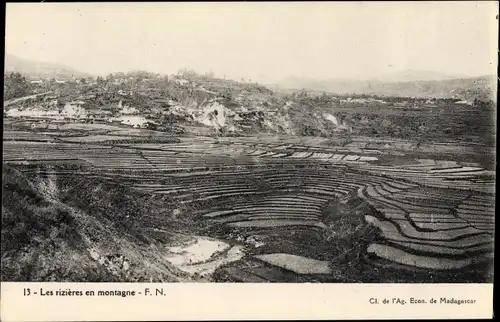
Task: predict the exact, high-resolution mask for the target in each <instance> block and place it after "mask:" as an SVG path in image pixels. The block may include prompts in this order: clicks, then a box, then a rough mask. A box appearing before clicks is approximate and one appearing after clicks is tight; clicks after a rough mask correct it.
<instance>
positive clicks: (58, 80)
mask: <svg viewBox="0 0 500 322" xmlns="http://www.w3.org/2000/svg"><path fill="white" fill-rule="evenodd" d="M56 84H66V81H65V80H62V79H56Z"/></svg>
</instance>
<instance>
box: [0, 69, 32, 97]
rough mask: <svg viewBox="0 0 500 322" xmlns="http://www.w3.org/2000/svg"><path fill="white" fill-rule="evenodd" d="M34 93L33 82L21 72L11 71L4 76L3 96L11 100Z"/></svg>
mask: <svg viewBox="0 0 500 322" xmlns="http://www.w3.org/2000/svg"><path fill="white" fill-rule="evenodd" d="M30 94H32V87H31V84H30V83H29V82H28V80H27V79H26V77H25V76H23V75H21V74H20V73H9V74H7V75H5V76H4V83H3V98H4V100H10V99H13V98H19V97H23V96H27V95H30Z"/></svg>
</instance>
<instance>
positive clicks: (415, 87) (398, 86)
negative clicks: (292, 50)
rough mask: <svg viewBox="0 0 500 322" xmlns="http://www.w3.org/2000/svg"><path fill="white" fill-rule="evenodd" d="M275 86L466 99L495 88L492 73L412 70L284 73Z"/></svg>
mask: <svg viewBox="0 0 500 322" xmlns="http://www.w3.org/2000/svg"><path fill="white" fill-rule="evenodd" d="M423 78H426V79H423ZM429 78H431V79H429ZM432 78H437V79H432ZM276 87H278V88H286V89H296V90H300V89H306V90H315V91H324V92H330V93H336V94H371V95H381V96H404V97H429V98H432V97H435V98H463V99H468V98H469V97H470V96H471V95H473V94H474V93H481V94H484V95H486V96H492V95H493V94H494V93H495V91H496V76H494V75H485V76H478V77H470V78H464V77H459V76H452V75H442V74H439V73H428V72H423V73H419V72H416V73H411V74H404V73H401V74H399V75H396V74H395V75H389V76H382V77H380V78H379V79H374V80H363V81H358V80H349V79H335V78H332V79H326V80H314V79H308V78H300V77H288V78H285V79H283V80H281V81H280V82H278V83H277V84H276ZM491 99H493V98H491Z"/></svg>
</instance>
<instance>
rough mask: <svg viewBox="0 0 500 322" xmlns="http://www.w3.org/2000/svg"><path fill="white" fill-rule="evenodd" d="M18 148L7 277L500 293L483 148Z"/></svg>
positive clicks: (127, 138)
mask: <svg viewBox="0 0 500 322" xmlns="http://www.w3.org/2000/svg"><path fill="white" fill-rule="evenodd" d="M3 150H4V152H3V178H2V183H3V187H4V189H3V205H2V208H3V209H2V210H3V214H2V240H3V241H4V243H2V263H3V265H2V272H1V273H2V280H4V281H130V282H131V281H181V282H182V281H184V282H186V281H205V282H331V283H335V282H341V283H372V282H373V283H399V282H405V283H427V282H429V283H440V282H443V283H444V282H446V283H450V282H451V283H458V282H491V281H492V276H493V273H492V271H493V265H492V263H493V240H494V217H495V216H494V200H495V193H494V183H495V171H494V170H489V169H486V168H485V166H484V165H483V164H481V163H479V162H478V161H477V160H476V159H475V151H476V148H475V147H468V146H453V145H452V144H442V145H439V144H428V145H423V146H418V147H416V146H415V145H414V144H413V143H412V142H403V141H392V142H390V141H383V140H380V139H379V140H376V139H370V138H361V137H360V138H355V139H354V140H353V141H352V142H351V143H349V144H347V145H343V146H339V145H336V144H332V142H329V141H328V139H322V138H312V137H310V138H308V137H279V138H278V137H271V136H254V137H235V138H227V137H220V138H212V137H201V136H193V137H188V136H184V137H175V138H174V137H166V136H165V134H160V133H157V134H154V135H152V133H150V132H148V133H147V134H146V133H145V132H141V131H136V132H133V131H129V132H127V131H122V132H120V131H119V129H108V130H107V132H106V133H92V132H89V133H87V134H85V135H74V134H73V135H70V133H69V132H65V131H64V130H61V131H59V132H47V133H40V132H38V133H34V132H30V131H16V130H12V131H6V132H5V133H4V141H3Z"/></svg>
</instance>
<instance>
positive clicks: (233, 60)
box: [5, 1, 498, 82]
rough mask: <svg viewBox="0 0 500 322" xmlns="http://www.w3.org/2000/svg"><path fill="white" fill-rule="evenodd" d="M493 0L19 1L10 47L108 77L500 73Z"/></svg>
mask: <svg viewBox="0 0 500 322" xmlns="http://www.w3.org/2000/svg"><path fill="white" fill-rule="evenodd" d="M497 15H498V4H497V2H496V1H491V2H487V1H485V2H482V1H478V2H474V1H471V2H465V1H460V2H448V1H445V2H441V1H439V2H431V1H425V2H419V1H415V2H392V3H391V2H375V3H367V2H309V3H305V2H289V3H280V2H271V3H264V2H258V3H248V2H247V3H243V2H240V3H237V2H232V3H220V2H219V3H216V2H212V3H207V2H206V3H195V2H189V3H182V2H173V3H62V4H57V3H8V4H7V9H6V32H5V37H6V39H5V44H6V53H8V54H12V55H16V56H18V57H21V58H27V59H31V60H38V61H44V62H56V63H61V64H64V65H67V66H70V67H73V68H76V69H78V70H80V71H83V72H88V73H93V74H107V73H109V72H116V71H128V70H147V71H152V72H157V73H161V74H171V73H175V72H177V71H178V70H179V69H181V68H190V69H194V70H195V71H197V72H209V71H212V72H214V73H215V75H217V76H224V75H225V76H226V77H228V78H233V79H240V78H245V79H252V80H255V81H264V82H272V81H274V80H279V79H282V78H284V77H288V76H299V77H310V78H317V79H326V78H355V79H370V78H373V77H376V76H379V75H385V74H391V73H393V72H399V71H405V70H424V71H433V72H439V73H444V74H450V75H460V76H478V75H485V74H495V73H496V65H497V34H498V30H497V24H498V21H497V20H496V19H497V18H496V17H498V16H497Z"/></svg>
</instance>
